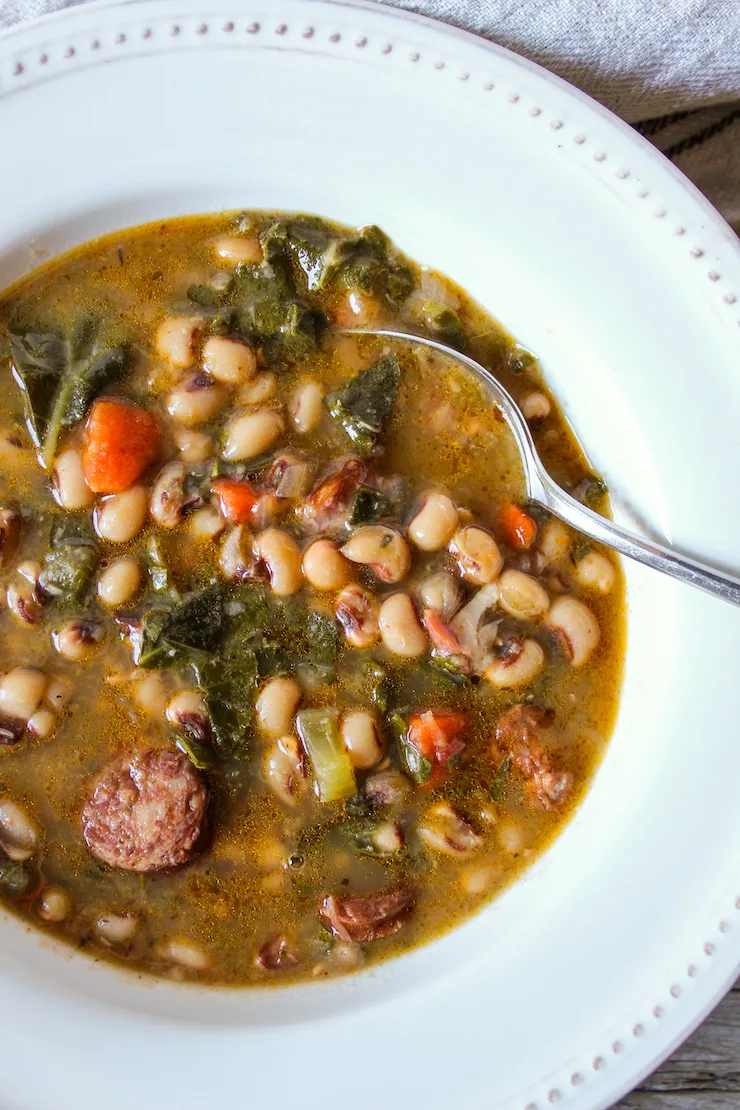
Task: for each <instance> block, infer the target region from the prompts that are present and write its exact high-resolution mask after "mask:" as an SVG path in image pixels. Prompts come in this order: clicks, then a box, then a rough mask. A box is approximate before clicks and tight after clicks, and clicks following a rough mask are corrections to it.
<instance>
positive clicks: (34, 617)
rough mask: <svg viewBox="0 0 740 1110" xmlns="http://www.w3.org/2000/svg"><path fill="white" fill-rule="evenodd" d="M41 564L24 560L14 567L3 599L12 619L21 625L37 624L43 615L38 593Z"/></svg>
mask: <svg viewBox="0 0 740 1110" xmlns="http://www.w3.org/2000/svg"><path fill="white" fill-rule="evenodd" d="M40 574H41V564H40V563H36V562H32V561H31V560H30V559H27V560H25V561H24V562H22V563H19V565H18V566H17V567H16V570H15V573H14V575H13V577H12V579H11V580H10V583H9V585H8V589H7V591H6V594H5V599H6V602H7V605H8V608H9V609H10V611H11V613H12V614H13V616H14V617H17V618H18V620H19V621H22V623H23V624H38V623H39V621H40V620H41V619H42V617H43V615H44V606H43V602H42V600H41V594H40V592H39V576H40Z"/></svg>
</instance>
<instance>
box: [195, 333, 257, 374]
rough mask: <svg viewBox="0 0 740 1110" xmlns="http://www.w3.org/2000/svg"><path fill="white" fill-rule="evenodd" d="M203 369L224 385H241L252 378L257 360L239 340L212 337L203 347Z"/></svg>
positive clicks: (249, 349)
mask: <svg viewBox="0 0 740 1110" xmlns="http://www.w3.org/2000/svg"><path fill="white" fill-rule="evenodd" d="M203 369H204V370H205V372H206V373H207V374H210V376H211V377H212V378H215V379H216V381H217V382H223V383H224V385H241V384H242V382H246V381H248V380H249V379H250V378H253V377H254V374H255V371H256V369H257V359H256V357H255V354H254V351H253V350H252V348H251V347H250V346H249V344H248V343H244V342H243V341H242V340H241V339H227V338H226V336H223V335H212V336H211V337H210V339H207V340H206V342H205V345H204V347H203Z"/></svg>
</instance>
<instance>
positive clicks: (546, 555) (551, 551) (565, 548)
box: [537, 520, 571, 564]
mask: <svg viewBox="0 0 740 1110" xmlns="http://www.w3.org/2000/svg"><path fill="white" fill-rule="evenodd" d="M537 547H538V549H539V552H540V554H541V555H542V558H543V559H544V561H545V564H549V563H559V562H562V561H563V560H564V559H567V558H568V556H569V555H570V548H571V533H570V532H569V531H568V528H567V527H566V526H565V524H563V522H562V520H548V521H547V523H546V524H544V525H543V526H542V528H540V530H539V533H538V535H537Z"/></svg>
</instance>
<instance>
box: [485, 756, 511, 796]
mask: <svg viewBox="0 0 740 1110" xmlns="http://www.w3.org/2000/svg"><path fill="white" fill-rule="evenodd" d="M510 766H511V756H510V755H507V756H505V757H504V759H503V761H502V763H501V766H500V767H499V769H498V771H497V772H496V774H495V775H494V776H493V782H492V783H491V789H490V791H489V793H490V795H491V799H492V801H494V802H497V801H498V800H499V799H500V797H501V795H502V794H503V792H504V786H505V785H506V777H507V775H508V773H509V768H510Z"/></svg>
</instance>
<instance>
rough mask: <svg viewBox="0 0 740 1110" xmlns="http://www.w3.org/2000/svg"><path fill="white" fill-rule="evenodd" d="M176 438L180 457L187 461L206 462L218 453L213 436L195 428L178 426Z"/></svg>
mask: <svg viewBox="0 0 740 1110" xmlns="http://www.w3.org/2000/svg"><path fill="white" fill-rule="evenodd" d="M174 440H175V447H176V448H177V450H178V453H179V455H180V458H181V459H182V461H183V462H186V463H199V462H205V461H206V459H210V458H211V456H212V455H215V453H216V447H215V445H214V442H213V440H212V439H211V437H210V436H209V435H207V434H206V433H205V432H198V431H196V430H195V429H194V428H176V429H175V435H174Z"/></svg>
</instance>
